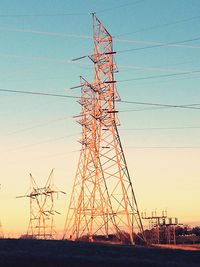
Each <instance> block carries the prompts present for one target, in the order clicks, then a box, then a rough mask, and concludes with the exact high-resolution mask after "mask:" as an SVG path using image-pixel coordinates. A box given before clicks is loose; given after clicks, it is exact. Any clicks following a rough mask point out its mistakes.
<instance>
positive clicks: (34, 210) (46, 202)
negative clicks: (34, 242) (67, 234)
mask: <svg viewBox="0 0 200 267" xmlns="http://www.w3.org/2000/svg"><path fill="white" fill-rule="evenodd" d="M53 171H54V170H52V171H51V173H50V175H49V177H48V179H47V182H46V184H45V186H44V187H38V185H37V184H36V182H35V179H34V178H33V176H32V174H30V180H31V189H30V193H29V194H28V195H25V196H19V197H17V198H21V197H29V198H30V220H29V225H28V230H27V234H26V235H25V236H24V237H25V238H33V239H35V238H36V239H54V238H55V237H56V235H57V233H56V230H55V224H54V216H55V214H60V213H59V212H58V211H56V210H55V209H54V197H55V196H58V193H60V192H61V193H65V192H63V191H58V190H56V189H55V186H54V185H53Z"/></svg>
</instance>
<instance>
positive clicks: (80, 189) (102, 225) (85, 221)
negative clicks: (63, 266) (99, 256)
mask: <svg viewBox="0 0 200 267" xmlns="http://www.w3.org/2000/svg"><path fill="white" fill-rule="evenodd" d="M92 16H93V41H94V52H93V54H92V55H90V56H88V57H89V58H90V59H91V60H92V62H93V63H94V81H93V82H92V83H89V82H87V81H86V80H85V79H84V78H82V77H81V86H80V87H81V98H80V101H79V103H80V105H81V107H82V111H81V114H80V116H78V117H80V119H79V120H78V122H79V123H80V124H81V126H82V137H81V140H80V142H81V144H82V149H81V152H80V158H79V163H78V168H77V172H76V177H75V182H74V186H73V190H72V195H71V199H70V203H69V209H68V214H67V218H66V224H65V229H64V236H63V239H71V240H81V239H82V238H84V237H86V238H88V240H90V241H95V237H97V236H98V235H99V236H102V235H103V236H104V237H107V238H108V237H109V235H110V234H115V235H116V236H117V237H118V240H119V241H122V239H123V238H124V236H125V235H126V236H127V233H128V236H129V240H130V241H131V243H132V244H134V243H135V238H134V237H135V235H136V232H140V235H139V236H140V237H141V239H144V235H143V226H142V222H141V218H140V214H139V210H138V206H137V202H136V198H135V194H134V191H133V186H132V182H131V179H130V175H129V171H128V168H127V163H126V160H125V155H124V151H123V148H122V144H121V141H120V137H119V132H118V129H117V126H118V125H119V122H118V118H117V113H118V111H117V110H116V107H115V102H116V100H119V96H118V93H117V90H116V81H115V79H114V73H115V72H117V66H116V64H115V61H114V54H115V52H114V51H113V41H112V36H111V35H110V34H109V33H108V31H107V30H106V29H105V27H104V26H103V25H102V23H101V22H100V21H99V19H98V18H97V17H96V15H95V14H92Z"/></svg>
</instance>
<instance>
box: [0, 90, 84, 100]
mask: <svg viewBox="0 0 200 267" xmlns="http://www.w3.org/2000/svg"><path fill="white" fill-rule="evenodd" d="M0 91H1V92H8V93H18V94H29V95H41V96H52V97H63V98H76V99H79V98H80V97H78V96H71V95H60V94H51V93H42V92H33V91H21V90H9V89H2V88H1V89H0Z"/></svg>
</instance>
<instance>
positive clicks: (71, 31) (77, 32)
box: [0, 0, 200, 236]
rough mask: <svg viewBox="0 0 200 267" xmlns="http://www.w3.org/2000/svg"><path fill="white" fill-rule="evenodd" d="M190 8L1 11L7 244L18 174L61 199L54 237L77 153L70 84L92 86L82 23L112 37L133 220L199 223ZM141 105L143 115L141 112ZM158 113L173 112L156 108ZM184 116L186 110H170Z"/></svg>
mask: <svg viewBox="0 0 200 267" xmlns="http://www.w3.org/2000/svg"><path fill="white" fill-rule="evenodd" d="M199 11H200V2H199V1H198V0H190V1H187V0H168V1H165V0H152V1H150V0H140V1H139V0H138V1H137V0H129V1H128V0H126V1H122V0H117V1H116V0H115V1H114V0H100V1H96V0H93V1H91V0H84V1H81V0H74V1H67V0H59V1H55V0H51V1H47V0H43V1H42V0H41V1H39V0H35V1H31V0H26V1H25V0H21V1H18V0H12V1H11V0H1V2H0V43H1V45H0V89H1V90H0V115H1V116H0V125H1V131H0V165H1V168H0V177H1V178H0V183H1V190H0V199H1V201H0V220H1V223H2V226H3V230H4V232H5V234H6V235H7V236H13V235H17V234H21V233H24V232H26V229H27V226H28V221H29V199H28V198H21V199H16V196H20V195H24V194H25V193H26V192H28V189H29V187H30V179H29V173H32V174H33V176H34V177H35V180H36V181H37V183H38V185H39V186H43V185H44V184H45V182H46V179H47V177H48V175H49V173H50V171H51V169H52V168H55V173H54V182H55V184H56V186H57V187H58V188H60V189H61V190H63V191H65V192H66V193H67V194H66V196H64V195H60V196H59V199H58V200H57V201H56V207H57V210H58V211H60V212H61V215H58V216H57V217H56V227H57V230H58V231H59V232H62V230H63V228H64V222H65V217H66V212H67V206H68V202H69V197H70V193H71V189H72V184H73V180H74V176H75V172H76V168H77V164H78V158H79V153H80V151H79V150H80V144H79V143H78V142H77V140H78V139H79V136H80V133H81V128H80V126H79V125H78V124H77V123H76V121H75V119H74V118H73V116H75V115H77V114H79V113H80V106H79V105H78V103H77V101H76V99H73V98H61V97H60V98H59V97H50V96H41V95H30V94H20V93H11V92H5V91H2V90H21V91H31V92H43V93H53V94H64V95H72V96H80V91H79V89H76V90H70V88H71V87H73V86H77V85H79V76H80V75H81V76H83V77H84V78H86V79H87V80H88V81H92V79H93V66H92V64H91V62H90V61H89V59H83V60H80V61H77V62H75V63H72V62H71V60H72V59H74V58H77V57H81V56H84V55H88V54H91V53H92V46H93V43H92V18H91V15H90V13H91V12H96V14H97V17H98V18H99V19H100V20H101V21H102V23H103V24H104V26H105V27H106V28H107V30H108V32H109V33H110V34H111V35H112V36H113V45H114V51H116V52H117V53H116V57H115V59H116V63H117V65H118V69H119V72H118V73H117V74H116V81H117V89H118V92H119V94H120V97H121V99H122V100H124V101H126V100H128V101H133V102H140V104H134V103H131V104H128V103H122V102H121V103H120V102H118V103H117V108H118V110H119V118H120V122H121V125H120V127H119V131H120V137H121V141H122V145H123V148H124V152H125V156H126V159H127V163H128V168H129V171H130V174H131V179H132V182H133V185H134V191H135V194H136V198H137V201H138V205H139V209H140V211H141V212H142V211H145V210H146V212H147V214H149V215H150V214H151V212H152V211H154V210H155V209H156V211H157V214H161V212H162V210H166V209H167V211H168V215H169V216H170V217H178V218H179V222H180V223H183V224H190V225H198V224H200V197H199V188H200V179H199V175H200V164H199V156H200V138H199V137H200V116H199V114H200V100H199V98H200V91H199V85H200V80H199V78H200V69H199V66H198V65H199V62H200V56H199V51H200V33H199V28H200V27H199V26H200V16H199ZM141 103H143V104H141ZM144 103H150V104H164V105H172V106H179V107H169V106H165V107H160V106H156V105H147V104H144ZM181 105H182V106H183V105H188V107H189V108H181V107H180V106H181Z"/></svg>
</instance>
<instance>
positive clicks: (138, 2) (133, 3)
mask: <svg viewBox="0 0 200 267" xmlns="http://www.w3.org/2000/svg"><path fill="white" fill-rule="evenodd" d="M144 1H146V0H138V1H135V2H131V3H126V4H123V5H118V6H113V7H111V8H106V9H102V10H99V11H97V12H95V13H97V14H99V13H104V12H107V11H113V10H115V9H119V8H123V7H126V6H133V5H137V4H140V3H141V2H144Z"/></svg>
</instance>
